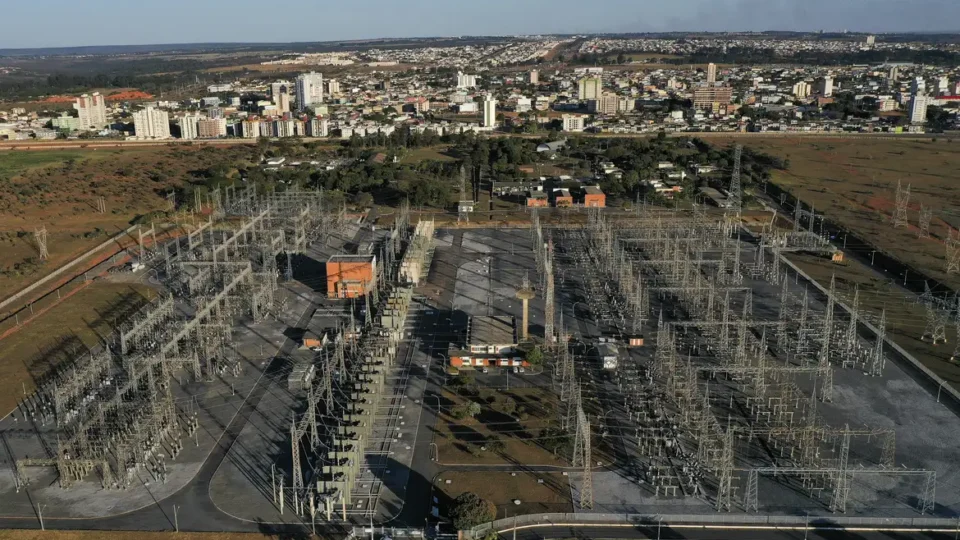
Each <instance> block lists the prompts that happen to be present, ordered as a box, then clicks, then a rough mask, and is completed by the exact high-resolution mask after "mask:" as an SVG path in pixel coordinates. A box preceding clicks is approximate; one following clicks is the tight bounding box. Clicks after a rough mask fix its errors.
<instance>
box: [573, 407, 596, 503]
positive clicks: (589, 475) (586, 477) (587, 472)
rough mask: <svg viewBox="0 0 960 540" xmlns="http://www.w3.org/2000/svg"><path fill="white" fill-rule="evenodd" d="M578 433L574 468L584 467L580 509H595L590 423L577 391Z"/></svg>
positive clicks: (575, 438) (575, 443)
mask: <svg viewBox="0 0 960 540" xmlns="http://www.w3.org/2000/svg"><path fill="white" fill-rule="evenodd" d="M576 401H577V431H576V437H574V442H573V466H574V467H578V466H583V478H582V479H581V482H580V508H593V471H592V469H591V468H590V464H591V460H592V457H591V454H590V421H589V420H588V419H587V415H586V413H584V412H583V398H582V397H581V395H580V390H579V388H578V389H577V396H576Z"/></svg>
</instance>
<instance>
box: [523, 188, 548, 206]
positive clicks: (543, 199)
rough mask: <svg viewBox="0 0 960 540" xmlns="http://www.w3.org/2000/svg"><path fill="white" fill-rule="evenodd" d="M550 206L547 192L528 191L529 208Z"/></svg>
mask: <svg viewBox="0 0 960 540" xmlns="http://www.w3.org/2000/svg"><path fill="white" fill-rule="evenodd" d="M547 206H550V201H548V200H547V194H546V193H544V192H543V191H530V192H528V193H527V208H546V207H547Z"/></svg>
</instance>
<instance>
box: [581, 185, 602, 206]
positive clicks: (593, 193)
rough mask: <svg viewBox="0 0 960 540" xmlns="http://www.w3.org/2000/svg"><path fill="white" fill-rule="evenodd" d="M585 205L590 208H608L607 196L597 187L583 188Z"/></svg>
mask: <svg viewBox="0 0 960 540" xmlns="http://www.w3.org/2000/svg"><path fill="white" fill-rule="evenodd" d="M583 205H584V206H586V207H588V208H603V207H605V206H607V196H606V195H605V194H604V193H603V192H602V191H600V188H598V187H596V186H587V187H585V188H583Z"/></svg>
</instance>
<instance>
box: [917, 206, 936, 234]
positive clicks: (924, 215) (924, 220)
mask: <svg viewBox="0 0 960 540" xmlns="http://www.w3.org/2000/svg"><path fill="white" fill-rule="evenodd" d="M932 217H933V209H932V208H930V207H929V206H926V205H924V204H923V203H920V221H919V223H917V226H918V227H920V232H918V233H917V237H918V238H930V219H931V218H932Z"/></svg>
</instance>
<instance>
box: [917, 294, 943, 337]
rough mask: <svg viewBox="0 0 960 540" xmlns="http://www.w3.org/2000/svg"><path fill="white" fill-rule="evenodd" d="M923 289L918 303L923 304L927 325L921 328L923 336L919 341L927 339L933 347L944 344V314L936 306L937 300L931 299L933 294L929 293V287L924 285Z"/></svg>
mask: <svg viewBox="0 0 960 540" xmlns="http://www.w3.org/2000/svg"><path fill="white" fill-rule="evenodd" d="M923 288H924V290H923V294H922V295H921V296H920V301H921V302H923V306H924V308H925V309H926V312H927V323H926V326H924V328H923V335H922V336H920V340H921V341H926V340H927V339H928V338H929V339H930V342H931V343H933V344H934V345H936V344H938V343H946V342H947V331H946V326H947V322H946V317H945V315H944V312H943V310H942V309H940V308H939V306H938V305H937V300H936V298H934V297H933V293H932V292H931V291H930V285H929V284H927V283H924V284H923Z"/></svg>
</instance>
